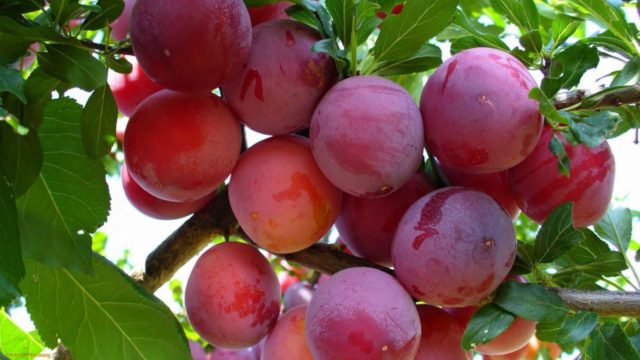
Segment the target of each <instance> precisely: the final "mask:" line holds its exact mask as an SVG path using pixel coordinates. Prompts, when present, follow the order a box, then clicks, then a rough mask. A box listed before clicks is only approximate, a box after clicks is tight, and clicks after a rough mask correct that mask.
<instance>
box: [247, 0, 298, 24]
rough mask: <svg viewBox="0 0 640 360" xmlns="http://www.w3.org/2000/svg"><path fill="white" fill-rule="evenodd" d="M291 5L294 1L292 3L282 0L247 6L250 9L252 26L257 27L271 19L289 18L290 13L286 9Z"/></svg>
mask: <svg viewBox="0 0 640 360" xmlns="http://www.w3.org/2000/svg"><path fill="white" fill-rule="evenodd" d="M291 6H293V3H290V2H288V1H281V2H278V3H275V4H268V5H262V6H252V7H249V8H247V10H249V17H250V18H251V26H253V27H256V26H258V25H260V24H262V23H263V22H267V21H271V20H286V19H289V15H287V13H286V12H285V10H287V9H288V8H289V7H291Z"/></svg>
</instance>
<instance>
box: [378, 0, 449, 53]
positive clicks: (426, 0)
mask: <svg viewBox="0 0 640 360" xmlns="http://www.w3.org/2000/svg"><path fill="white" fill-rule="evenodd" d="M457 6H458V1H457V0H421V1H409V2H407V3H406V4H405V7H404V9H403V10H402V12H401V13H400V14H398V15H396V16H390V17H388V18H387V19H386V20H385V22H384V26H382V30H381V31H380V36H379V37H378V40H377V41H376V44H375V46H374V48H373V53H374V55H375V59H376V62H384V61H390V60H397V59H402V58H405V57H409V56H411V55H413V54H415V53H416V51H418V50H419V49H420V48H421V47H422V46H423V45H424V44H425V43H426V42H427V41H428V40H429V39H430V38H431V37H433V36H435V35H436V34H437V33H439V32H440V31H442V30H443V29H444V28H445V27H446V26H447V25H448V24H449V22H450V21H451V19H452V18H453V15H454V13H455V10H456V7H457Z"/></svg>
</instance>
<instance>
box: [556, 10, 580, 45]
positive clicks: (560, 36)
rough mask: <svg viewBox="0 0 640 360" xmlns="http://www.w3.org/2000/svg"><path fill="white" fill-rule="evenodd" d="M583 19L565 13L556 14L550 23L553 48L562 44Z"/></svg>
mask: <svg viewBox="0 0 640 360" xmlns="http://www.w3.org/2000/svg"><path fill="white" fill-rule="evenodd" d="M582 22H583V20H582V19H580V18H576V17H573V16H569V15H566V14H557V15H556V16H555V17H554V18H553V22H552V23H551V39H552V40H553V48H554V49H555V48H557V47H558V46H560V45H562V44H564V43H565V42H566V41H567V40H568V39H569V37H570V36H571V35H573V34H574V33H575V32H576V30H577V29H578V26H580V24H582Z"/></svg>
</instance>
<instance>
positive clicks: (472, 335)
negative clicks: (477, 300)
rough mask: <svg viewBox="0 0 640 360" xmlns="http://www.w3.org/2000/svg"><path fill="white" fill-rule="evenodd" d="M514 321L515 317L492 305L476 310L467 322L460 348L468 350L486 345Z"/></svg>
mask: <svg viewBox="0 0 640 360" xmlns="http://www.w3.org/2000/svg"><path fill="white" fill-rule="evenodd" d="M514 320H515V316H513V314H510V313H509V312H507V311H505V310H503V309H501V308H500V307H498V306H496V305H494V304H487V305H485V306H483V307H481V308H480V309H478V310H477V311H476V312H475V313H474V314H473V317H471V320H469V323H468V324H467V328H466V329H465V330H464V335H463V336H462V348H463V349H465V350H470V349H471V348H472V347H473V346H475V345H477V344H486V343H488V342H489V341H491V340H492V339H494V338H495V337H496V336H498V335H500V334H502V332H504V331H505V330H506V329H507V328H508V327H509V326H511V324H512V323H513V321H514Z"/></svg>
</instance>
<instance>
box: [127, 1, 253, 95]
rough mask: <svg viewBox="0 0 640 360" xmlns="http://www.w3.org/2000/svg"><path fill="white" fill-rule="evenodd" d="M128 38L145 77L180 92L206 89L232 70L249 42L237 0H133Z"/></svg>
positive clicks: (246, 22) (243, 56)
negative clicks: (185, 0)
mask: <svg viewBox="0 0 640 360" xmlns="http://www.w3.org/2000/svg"><path fill="white" fill-rule="evenodd" d="M131 44H132V45H133V50H134V52H135V54H136V57H137V58H138V61H139V62H140V65H141V66H142V68H143V69H144V72H145V73H147V75H149V77H150V78H151V79H152V80H153V81H155V82H157V83H158V84H161V85H162V86H164V87H166V88H169V89H172V90H177V91H185V92H195V93H203V92H209V91H211V90H213V89H214V88H217V87H218V86H220V85H221V84H222V83H223V82H224V81H225V80H228V79H230V78H231V77H232V76H234V75H235V74H236V73H237V72H238V71H239V70H240V68H241V67H242V65H243V64H244V62H245V60H246V59H247V56H248V55H249V50H250V48H251V19H250V18H249V13H248V12H247V8H246V6H245V5H244V3H243V2H242V0H191V1H189V2H183V1H174V0H138V1H137V2H136V4H135V6H134V7H133V12H132V13H131Z"/></svg>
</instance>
